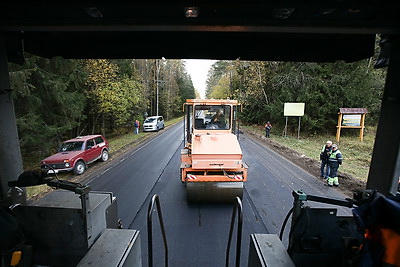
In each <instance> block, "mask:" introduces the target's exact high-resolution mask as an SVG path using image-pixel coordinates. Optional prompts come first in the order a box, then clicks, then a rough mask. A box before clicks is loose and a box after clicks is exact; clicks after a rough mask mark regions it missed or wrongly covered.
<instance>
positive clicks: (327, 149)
mask: <svg viewBox="0 0 400 267" xmlns="http://www.w3.org/2000/svg"><path fill="white" fill-rule="evenodd" d="M331 153H332V141H326V144H325V145H324V146H323V147H322V150H321V153H320V154H319V159H320V160H321V178H323V179H328V176H329V164H328V159H329V156H330V155H331Z"/></svg>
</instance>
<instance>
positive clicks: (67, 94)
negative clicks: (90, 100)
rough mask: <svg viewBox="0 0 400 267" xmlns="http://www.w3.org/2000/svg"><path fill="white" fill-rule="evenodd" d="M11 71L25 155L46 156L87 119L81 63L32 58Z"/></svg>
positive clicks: (11, 65)
mask: <svg viewBox="0 0 400 267" xmlns="http://www.w3.org/2000/svg"><path fill="white" fill-rule="evenodd" d="M9 69H10V82H11V87H12V88H13V89H14V92H15V94H14V103H15V113H16V117H17V126H18V131H19V137H20V141H21V150H22V154H23V155H26V154H29V153H35V152H36V153H38V154H39V155H43V154H47V153H48V152H49V151H50V150H51V148H54V147H57V146H58V143H59V141H60V139H63V138H64V137H65V136H69V135H70V133H71V131H72V130H73V129H74V128H75V127H77V126H78V125H79V121H80V120H82V119H84V118H85V115H84V114H83V112H82V111H83V110H84V108H85V98H84V95H83V93H82V91H81V89H80V88H81V87H82V81H83V79H84V72H82V68H81V65H80V62H79V61H77V60H64V59H61V58H54V59H52V60H49V59H43V58H39V57H35V56H29V57H27V59H26V63H25V64H24V65H23V66H18V65H14V64H10V67H9Z"/></svg>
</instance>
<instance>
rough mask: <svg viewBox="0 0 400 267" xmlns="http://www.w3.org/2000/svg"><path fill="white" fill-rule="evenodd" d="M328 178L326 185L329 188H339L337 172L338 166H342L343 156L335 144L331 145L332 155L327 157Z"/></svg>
mask: <svg viewBox="0 0 400 267" xmlns="http://www.w3.org/2000/svg"><path fill="white" fill-rule="evenodd" d="M328 160H329V168H330V171H329V177H328V180H327V183H328V185H329V186H332V185H334V186H339V178H338V176H337V172H338V169H339V166H340V165H342V162H343V156H342V153H341V152H340V151H339V149H338V146H337V145H336V144H333V145H332V153H331V155H330V156H329V159H328Z"/></svg>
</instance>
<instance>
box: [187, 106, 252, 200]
mask: <svg viewBox="0 0 400 267" xmlns="http://www.w3.org/2000/svg"><path fill="white" fill-rule="evenodd" d="M238 105H239V104H238V102H237V100H229V99H228V100H227V99H225V100H216V99H188V100H187V101H186V103H185V105H184V107H185V147H184V148H183V149H182V152H181V180H182V182H183V183H185V185H186V189H187V199H188V201H202V202H209V201H211V202H230V201H234V199H235V197H236V196H239V197H242V195H243V182H244V181H246V179H247V166H246V164H245V163H244V162H243V155H242V150H241V148H240V145H239V141H238V139H237V136H236V132H237V123H236V119H237V111H238Z"/></svg>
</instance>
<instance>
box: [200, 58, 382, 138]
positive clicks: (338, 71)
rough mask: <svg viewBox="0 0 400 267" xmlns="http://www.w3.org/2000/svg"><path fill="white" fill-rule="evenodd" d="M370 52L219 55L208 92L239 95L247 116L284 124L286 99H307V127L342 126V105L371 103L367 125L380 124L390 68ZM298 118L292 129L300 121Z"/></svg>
mask: <svg viewBox="0 0 400 267" xmlns="http://www.w3.org/2000/svg"><path fill="white" fill-rule="evenodd" d="M374 62H375V60H374V59H373V58H370V59H368V60H363V61H359V62H354V63H345V62H342V61H338V62H334V63H311V62H246V61H240V60H236V61H218V62H216V63H215V64H214V65H213V66H212V68H211V70H210V71H209V74H208V78H207V88H206V97H207V98H226V97H229V98H232V99H238V100H239V101H240V103H242V105H243V112H242V113H241V120H242V121H243V122H244V123H246V124H257V125H264V124H265V123H266V122H267V121H271V122H272V123H273V124H275V125H276V126H278V127H281V128H282V127H284V125H285V117H284V113H283V111H284V109H283V107H284V103H286V102H298V103H305V114H304V116H303V117H302V118H301V125H302V126H301V127H302V131H303V133H306V134H307V135H319V134H326V133H331V134H334V133H335V132H336V125H337V120H338V111H339V108H367V109H368V116H367V120H366V123H367V125H376V124H377V121H378V118H379V111H380V105H381V98H382V94H383V88H384V81H385V80H384V79H385V78H384V77H385V73H384V70H381V69H380V70H377V69H374V67H373V65H374ZM289 119H291V120H294V121H295V122H294V123H292V124H289V126H290V125H292V129H291V130H292V131H294V130H295V129H294V128H296V127H297V122H296V121H297V120H298V117H290V118H289Z"/></svg>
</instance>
